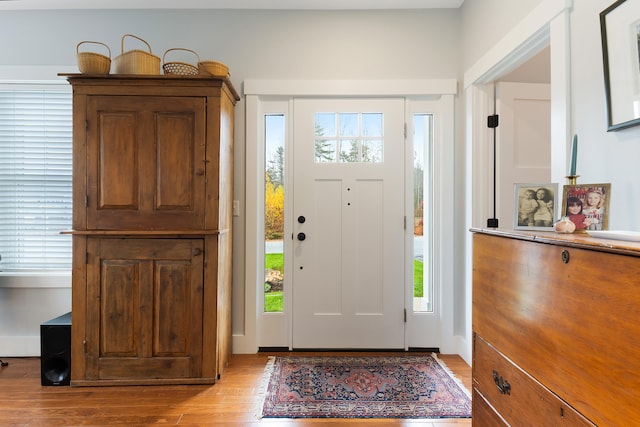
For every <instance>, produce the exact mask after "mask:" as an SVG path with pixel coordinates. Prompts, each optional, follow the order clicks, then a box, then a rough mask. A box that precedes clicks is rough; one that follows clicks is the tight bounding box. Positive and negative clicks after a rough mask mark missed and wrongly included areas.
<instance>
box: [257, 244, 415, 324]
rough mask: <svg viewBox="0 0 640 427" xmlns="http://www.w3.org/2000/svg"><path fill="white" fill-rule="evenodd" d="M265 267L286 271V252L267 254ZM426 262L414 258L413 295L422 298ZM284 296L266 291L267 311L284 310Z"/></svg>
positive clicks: (279, 292)
mask: <svg viewBox="0 0 640 427" xmlns="http://www.w3.org/2000/svg"><path fill="white" fill-rule="evenodd" d="M264 266H265V269H271V270H278V271H280V272H281V273H284V254H266V255H265V257H264ZM423 283H424V263H423V262H422V261H420V260H417V259H414V260H413V296H414V297H415V298H422V297H423V296H424V288H423ZM283 307H284V297H283V293H282V291H278V292H265V294H264V311H265V312H267V313H277V312H281V311H283Z"/></svg>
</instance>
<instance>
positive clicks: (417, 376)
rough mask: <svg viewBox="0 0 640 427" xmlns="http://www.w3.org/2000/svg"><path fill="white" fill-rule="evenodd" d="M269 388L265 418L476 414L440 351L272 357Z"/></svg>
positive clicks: (267, 379)
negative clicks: (428, 352) (438, 352)
mask: <svg viewBox="0 0 640 427" xmlns="http://www.w3.org/2000/svg"><path fill="white" fill-rule="evenodd" d="M264 387H265V388H264V389H263V394H262V397H263V399H264V401H262V400H261V402H260V403H261V405H260V409H259V413H258V416H261V417H265V418H427V419H429V418H431V419H435V418H470V417H471V398H470V394H469V391H468V390H467V389H466V388H465V387H464V386H463V385H462V383H461V382H460V381H459V380H458V379H457V378H455V377H454V375H453V373H451V371H450V370H449V369H448V368H447V367H446V366H445V364H444V363H443V362H442V361H441V360H439V359H438V357H437V355H436V354H435V353H434V354H432V355H427V356H392V357H381V356H371V357H346V356H336V357H330V356H329V357H293V356H285V357H277V358H275V357H272V358H270V360H269V362H268V363H267V367H266V368H265V383H264ZM263 402H264V403H263Z"/></svg>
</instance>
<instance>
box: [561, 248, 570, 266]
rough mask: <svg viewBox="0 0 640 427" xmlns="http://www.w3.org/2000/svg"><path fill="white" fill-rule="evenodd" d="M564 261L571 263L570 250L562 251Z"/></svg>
mask: <svg viewBox="0 0 640 427" xmlns="http://www.w3.org/2000/svg"><path fill="white" fill-rule="evenodd" d="M562 262H564V263H565V264H568V263H569V251H568V250H566V249H564V250H563V251H562Z"/></svg>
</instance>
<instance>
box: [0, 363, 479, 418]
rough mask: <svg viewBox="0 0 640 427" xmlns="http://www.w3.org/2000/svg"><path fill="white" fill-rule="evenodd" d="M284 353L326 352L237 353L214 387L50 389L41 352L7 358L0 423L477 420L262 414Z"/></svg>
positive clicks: (0, 385) (459, 367)
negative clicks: (268, 381)
mask: <svg viewBox="0 0 640 427" xmlns="http://www.w3.org/2000/svg"><path fill="white" fill-rule="evenodd" d="M282 354H288V355H293V354H295V355H301V354H305V355H310V354H312V355H322V354H323V353H300V352H296V353H277V352H276V353H273V352H272V353H259V354H255V355H233V356H232V358H231V361H230V363H229V367H228V368H227V369H226V370H225V371H224V373H223V376H222V378H221V379H220V380H219V381H218V383H216V384H215V385H208V386H200V385H185V386H127V387H121V386H117V387H68V386H59V387H42V386H41V385H40V359H39V358H3V360H4V361H5V362H9V366H6V367H2V368H0V426H2V427H17V426H29V427H33V426H38V427H40V426H43V427H44V426H46V427H57V426H145V425H179V426H190V427H193V426H222V427H225V426H228V427H231V426H233V427H244V426H271V427H274V426H313V427H320V426H335V427H339V426H348V425H363V426H364V425H366V426H372V425H373V426H412V427H417V426H424V427H427V426H428V427H461V426H471V420H470V419H462V420H459V419H451V420H401V419H393V420H389V419H361V420H344V419H295V420H293V419H266V418H265V419H262V420H259V419H257V418H256V416H255V413H256V409H257V404H258V397H257V391H258V389H259V387H260V383H261V379H262V374H263V370H264V367H265V364H266V362H267V357H268V356H270V355H282ZM330 354H332V355H350V354H354V353H335V352H332V353H330ZM370 354H385V353H370ZM439 357H440V358H441V359H442V360H443V361H444V362H445V363H446V364H447V366H448V367H449V368H450V369H451V370H452V371H453V372H454V373H455V374H456V375H457V376H458V378H459V379H460V380H461V381H462V383H463V384H464V385H465V386H466V387H467V388H468V389H469V390H470V389H471V368H470V367H469V366H468V365H467V364H466V363H465V362H464V360H463V359H462V358H460V357H459V356H452V355H439Z"/></svg>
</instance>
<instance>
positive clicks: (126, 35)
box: [120, 34, 152, 53]
mask: <svg viewBox="0 0 640 427" xmlns="http://www.w3.org/2000/svg"><path fill="white" fill-rule="evenodd" d="M125 37H133V38H135V39H138V40H140V41H141V42H142V43H144V44H146V45H147V47H148V48H149V53H152V52H151V45H150V44H149V43H147V42H146V41H145V40H144V39H141V38H140V37H138V36H134V35H133V34H125V35H124V36H122V43H121V46H120V47H121V49H122V53H124V38H125Z"/></svg>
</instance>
